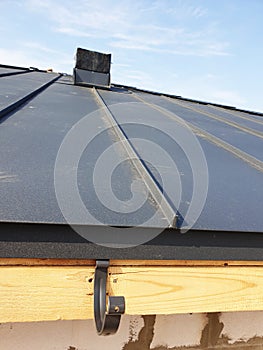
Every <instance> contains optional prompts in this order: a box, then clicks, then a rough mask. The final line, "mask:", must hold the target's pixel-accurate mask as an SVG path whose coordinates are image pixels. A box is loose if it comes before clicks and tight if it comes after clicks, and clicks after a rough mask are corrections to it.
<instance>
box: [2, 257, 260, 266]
mask: <svg viewBox="0 0 263 350" xmlns="http://www.w3.org/2000/svg"><path fill="white" fill-rule="evenodd" d="M94 265H95V260H91V259H89V260H84V259H79V260H78V259H28V258H0V266H94ZM110 265H111V266H263V261H252V260H250V261H244V260H242V261H241V260H111V261H110Z"/></svg>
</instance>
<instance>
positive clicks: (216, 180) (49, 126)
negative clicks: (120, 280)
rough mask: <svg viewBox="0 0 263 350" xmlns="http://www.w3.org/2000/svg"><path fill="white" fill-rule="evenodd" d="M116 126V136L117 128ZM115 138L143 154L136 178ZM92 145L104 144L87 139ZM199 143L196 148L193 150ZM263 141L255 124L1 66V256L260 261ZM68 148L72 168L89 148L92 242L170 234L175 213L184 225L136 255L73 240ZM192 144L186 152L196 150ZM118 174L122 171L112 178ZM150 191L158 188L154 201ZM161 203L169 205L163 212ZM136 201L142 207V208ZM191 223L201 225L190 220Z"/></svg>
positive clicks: (81, 178) (232, 114)
mask: <svg viewBox="0 0 263 350" xmlns="http://www.w3.org/2000/svg"><path fill="white" fill-rule="evenodd" d="M98 96H99V97H98ZM98 98H99V100H100V101H101V103H102V104H100V103H99V101H98ZM103 106H104V108H102V107H103ZM105 106H106V107H105ZM110 118H113V120H114V122H115V123H116V125H117V126H115V127H113V126H112V124H111V123H110ZM184 122H186V123H187V125H184ZM79 126H80V130H81V131H82V132H81V133H80V134H79V139H78V140H76V139H74V133H72V131H74V130H76V129H77V128H78V127H79ZM85 128H86V129H85ZM114 128H118V130H119V131H118V132H121V135H123V137H124V138H125V141H126V140H127V142H128V147H130V149H132V151H133V152H135V155H136V156H137V157H138V159H137V160H136V162H139V163H140V164H139V165H140V166H139V167H138V166H137V165H136V164H137V163H136V162H135V161H134V159H132V158H131V155H130V154H129V152H127V149H126V148H125V147H123V140H122V139H120V138H119V136H118V135H119V134H118V132H117V133H116V130H115V129H114ZM71 133H72V135H71ZM92 134H93V135H94V136H96V137H94V138H89V137H90V135H92ZM192 134H193V135H194V141H193V140H192V139H189V140H188V139H187V137H189V138H191V137H192V136H191V135H192ZM66 135H71V136H72V137H73V139H72V140H74V142H76V143H74V142H73V141H70V137H71V136H69V137H67V138H66V139H65V136H66ZM187 135H190V136H187ZM195 138H196V139H197V143H196V141H195ZM262 138H263V119H262V116H261V115H260V114H259V113H253V112H247V111H241V110H235V109H233V108H229V107H224V106H218V105H212V104H209V103H202V102H198V101H193V100H191V101H190V100H187V99H183V98H180V97H175V96H168V95H162V94H154V93H151V92H147V91H142V90H138V89H135V88H131V87H123V86H120V85H113V86H112V87H111V89H109V90H101V89H97V90H96V91H94V89H91V88H87V87H79V86H75V85H73V83H72V78H71V76H60V75H58V74H55V73H45V72H40V71H36V70H32V69H31V70H26V69H22V68H20V67H15V68H12V67H7V66H5V67H1V68H0V159H1V163H0V198H1V200H0V201H1V206H0V227H1V231H0V241H1V243H0V256H2V257H7V256H8V257H9V256H12V257H23V256H30V257H56V258H59V257H61V258H118V257H119V258H128V259H139V258H141V259H145V258H148V259H202V258H203V259H235V260H238V259H239V260H240V259H241V260H242V259H252V260H253V259H259V258H260V255H261V256H262V252H261V246H262V247H263V238H262V233H263V220H262V198H263V176H262V172H263V152H262V149H263V142H262ZM65 140H67V142H68V147H69V148H68V149H67V148H66V152H67V154H68V159H72V157H73V158H74V157H75V155H74V152H75V150H76V149H82V152H81V155H80V156H79V162H77V167H78V168H77V172H76V179H77V180H76V182H77V188H78V191H79V195H80V197H81V200H82V202H83V203H84V205H85V207H86V208H88V211H89V213H90V215H89V216H88V219H87V217H86V216H85V213H84V212H83V213H82V212H81V211H79V213H78V215H77V216H75V217H74V218H75V219H74V220H73V221H74V222H72V223H74V224H77V225H80V226H81V225H83V226H85V227H88V229H89V230H93V231H96V234H99V233H100V230H102V231H105V232H106V234H107V228H108V227H109V226H115V227H139V229H138V232H137V233H136V230H134V231H132V234H133V235H135V234H142V233H141V230H145V231H147V230H156V232H157V231H158V230H159V228H163V229H164V228H166V227H168V226H170V227H171V226H173V225H170V223H169V215H167V210H170V211H173V212H174V215H175V216H176V218H177V221H176V224H175V225H174V227H172V228H167V229H165V231H164V232H163V233H162V234H160V235H159V236H158V237H157V238H155V239H153V240H152V241H151V242H150V243H149V242H148V243H147V242H146V243H145V244H143V245H142V246H139V247H135V248H130V249H127V248H126V249H112V248H106V247H102V246H98V245H95V244H92V243H90V242H87V240H86V239H84V238H83V237H81V236H80V235H78V234H77V233H76V232H74V231H73V230H72V229H71V228H70V227H69V226H68V225H67V222H68V220H67V218H68V216H67V215H65V212H66V213H68V215H70V213H71V212H74V208H76V207H77V203H75V202H74V196H73V197H72V196H71V194H70V192H69V191H68V188H67V181H66V180H65V179H68V178H69V177H68V175H67V174H69V173H70V172H72V171H73V170H74V169H73V163H72V162H70V161H69V162H68V164H67V162H65V159H64V162H60V163H59V165H58V158H57V157H58V154H61V153H59V152H61V145H63V142H64V143H65ZM142 140H143V142H142ZM70 142H71V143H70ZM85 142H86V144H85V147H83V144H84V143H85ZM197 144H199V145H200V146H201V147H200V149H198V150H197V149H195V148H196V145H197ZM184 145H188V146H189V145H190V146H189V147H188V148H189V149H185V147H184ZM157 146H158V147H159V148H158V147H157ZM65 147H66V146H65ZM81 147H82V148H81ZM186 148H187V147H186ZM109 149H110V150H111V152H110V153H107V150H109ZM105 151H106V153H105ZM71 152H72V154H71ZM200 152H201V153H200ZM202 152H203V155H204V157H203V158H202V157H201V154H202ZM167 155H169V156H167ZM198 157H201V158H202V159H200V162H199V158H198ZM204 159H205V161H206V163H207V169H206V168H205V162H204ZM151 160H152V161H153V163H152V162H151ZM56 161H57V163H56ZM113 164H115V165H117V166H116V168H115V169H114V170H113ZM198 164H199V166H198ZM56 166H57V173H56V174H57V175H55V176H58V174H59V175H60V176H61V187H62V192H63V186H64V187H65V193H66V194H65V198H64V204H63V205H64V206H63V208H61V203H60V205H59V204H58V198H57V196H56V194H57V193H56V191H55V186H54V169H55V168H56ZM70 167H71V168H70ZM140 167H142V168H143V173H142V172H140ZM94 171H95V174H96V178H95V180H94ZM206 171H207V173H206ZM144 172H146V173H147V174H146V177H145V176H144V175H143V174H144ZM206 174H208V179H207V185H208V191H207V196H206V199H205V201H204V206H203V209H202V211H201V213H200V215H199V217H198V218H197V220H195V221H194V222H193V223H192V222H190V221H191V217H190V219H189V220H188V216H187V215H188V213H189V210H190V209H189V208H190V207H191V203H192V201H193V198H194V191H196V192H195V193H196V197H197V198H201V197H202V196H203V195H204V193H198V191H201V188H203V189H202V191H203V192H204V191H205V184H202V183H201V182H202V181H201V182H200V178H201V179H202V178H203V182H206ZM148 177H149V178H150V180H147V179H148ZM55 180H56V179H55ZM56 181H58V180H56ZM148 181H153V182H154V183H155V185H154V186H156V191H157V192H155V191H152V188H151V185H150V186H148V185H147V184H148ZM94 183H95V185H94ZM108 185H110V188H111V190H110V189H109V186H108ZM202 186H203V187H202ZM196 187H198V188H196ZM56 190H57V188H56ZM158 191H159V192H158ZM60 192H61V189H60ZM156 193H157V195H156ZM158 193H161V195H162V196H163V200H162V201H161V204H160V201H158V198H157V197H158ZM101 196H102V197H101ZM112 196H114V198H115V199H116V203H115V202H114V203H113V201H112V198H113V197H112ZM136 201H138V203H141V205H140V206H138V207H136V206H134V205H135V204H136V203H135V204H134V202H136ZM195 201H196V199H195ZM201 202H202V201H201V199H200V203H201ZM200 203H199V204H200ZM164 204H165V205H164ZM201 204H202V203H201ZM201 204H200V205H201ZM111 206H112V207H111ZM197 207H198V200H197ZM167 208H168V209H167ZM196 211H197V212H198V208H197V209H196ZM194 215H196V216H198V215H197V214H195V213H194V210H193V215H192V216H193V217H194ZM65 217H66V218H65ZM189 225H190V226H191V229H190V230H189V231H188V232H187V233H185V234H184V235H182V234H181V233H180V232H181V230H182V229H184V228H185V227H189ZM116 230H117V228H116ZM105 232H104V233H105ZM160 232H161V231H160ZM248 240H249V243H248ZM72 247H74V250H73V249H72ZM222 247H223V248H224V250H222V249H221V248H222Z"/></svg>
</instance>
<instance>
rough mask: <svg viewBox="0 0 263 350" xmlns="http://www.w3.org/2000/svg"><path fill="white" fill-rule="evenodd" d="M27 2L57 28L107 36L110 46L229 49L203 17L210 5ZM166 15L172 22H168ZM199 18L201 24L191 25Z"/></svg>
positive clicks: (188, 51)
mask: <svg viewBox="0 0 263 350" xmlns="http://www.w3.org/2000/svg"><path fill="white" fill-rule="evenodd" d="M26 4H27V6H28V8H29V9H30V10H31V11H38V12H41V13H42V14H44V15H46V17H47V19H48V20H51V21H52V22H53V25H54V30H55V31H57V32H60V33H63V34H65V35H70V36H76V37H93V38H103V39H109V40H110V46H112V47H118V48H122V49H128V50H142V51H152V52H159V53H161V52H162V53H171V54H177V55H178V54H179V55H196V56H222V55H227V54H228V43H227V42H225V41H221V40H220V39H218V38H217V37H218V35H217V28H216V25H215V24H214V23H211V24H209V23H208V22H207V21H205V22H201V21H200V19H201V18H202V17H204V16H205V15H206V14H207V10H206V9H205V8H202V7H200V6H192V5H191V6H190V5H187V3H186V2H185V1H180V0H177V1H169V0H166V1H155V2H153V4H152V5H149V6H146V5H145V4H144V3H143V2H135V1H131V0H126V1H118V2H112V1H107V0H100V1H97V0H96V1H95V0H89V1H86V0H79V1H78V2H72V1H68V0H65V1H64V2H62V1H54V0H53V1H51V0H46V1H43V0H26ZM166 16H168V18H166ZM179 19H180V20H179ZM166 20H169V23H172V25H171V26H170V25H169V26H168V27H166V26H164V25H163V24H162V23H165V22H166ZM195 21H197V22H198V26H197V27H198V29H189V28H194V26H193V23H195ZM207 23H208V24H207Z"/></svg>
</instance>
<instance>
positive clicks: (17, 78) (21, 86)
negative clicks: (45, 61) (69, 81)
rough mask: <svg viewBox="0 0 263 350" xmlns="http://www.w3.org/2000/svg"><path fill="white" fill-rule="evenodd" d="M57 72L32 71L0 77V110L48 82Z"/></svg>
mask: <svg viewBox="0 0 263 350" xmlns="http://www.w3.org/2000/svg"><path fill="white" fill-rule="evenodd" d="M56 76H58V75H57V74H49V73H44V74H43V73H39V72H32V73H29V74H22V75H13V76H7V77H3V78H1V84H0V110H3V109H4V108H7V107H8V106H10V105H11V104H14V103H16V102H17V101H19V100H20V99H22V98H23V97H25V96H26V95H28V94H30V93H32V92H33V91H34V90H36V89H38V88H40V87H41V86H42V85H44V84H46V83H48V82H50V81H51V80H52V79H54V77H56Z"/></svg>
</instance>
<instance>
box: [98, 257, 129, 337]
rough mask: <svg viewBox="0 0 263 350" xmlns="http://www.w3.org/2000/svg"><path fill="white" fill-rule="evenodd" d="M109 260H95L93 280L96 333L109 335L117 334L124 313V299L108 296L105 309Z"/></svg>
mask: <svg viewBox="0 0 263 350" xmlns="http://www.w3.org/2000/svg"><path fill="white" fill-rule="evenodd" d="M108 267H109V260H97V261H96V269H95V278H94V318H95V324H96V329H97V333H98V334H99V335H110V334H114V333H116V332H117V330H118V327H119V324H120V320H121V315H122V314H124V312H125V299H124V297H116V296H109V297H108V306H107V307H106V285H107V275H108Z"/></svg>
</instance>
